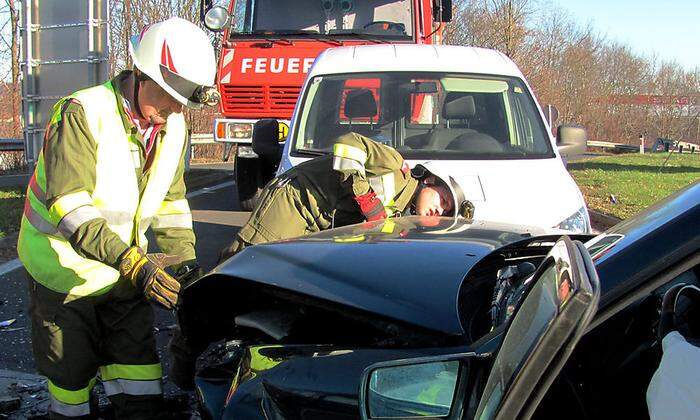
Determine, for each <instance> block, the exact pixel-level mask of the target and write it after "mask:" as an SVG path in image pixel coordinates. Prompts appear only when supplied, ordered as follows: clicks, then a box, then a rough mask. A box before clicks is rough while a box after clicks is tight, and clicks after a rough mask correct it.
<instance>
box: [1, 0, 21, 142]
mask: <svg viewBox="0 0 700 420" xmlns="http://www.w3.org/2000/svg"><path fill="white" fill-rule="evenodd" d="M3 3H4V4H2V9H0V15H1V16H4V17H5V19H4V22H2V29H3V30H2V31H0V44H1V45H0V47H1V49H2V56H3V60H7V59H9V63H10V67H9V78H8V77H7V76H8V75H3V76H2V78H0V83H2V84H3V85H4V89H3V90H4V91H5V96H9V98H7V97H4V98H2V99H3V101H7V102H9V103H10V107H9V108H10V112H11V117H10V118H11V120H12V123H11V126H10V127H9V129H7V130H6V131H7V132H6V133H4V135H8V136H11V137H19V136H20V135H21V127H20V118H19V115H20V81H19V80H20V67H19V61H20V55H19V53H20V52H19V9H18V4H19V1H16V0H3ZM8 79H9V80H8ZM8 82H9V83H8ZM8 99H9V100H8ZM7 102H6V103H7Z"/></svg>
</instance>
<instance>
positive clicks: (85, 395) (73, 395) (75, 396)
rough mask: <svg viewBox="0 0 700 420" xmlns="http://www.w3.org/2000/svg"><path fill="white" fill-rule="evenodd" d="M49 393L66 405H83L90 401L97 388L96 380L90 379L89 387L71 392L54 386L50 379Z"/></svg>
mask: <svg viewBox="0 0 700 420" xmlns="http://www.w3.org/2000/svg"><path fill="white" fill-rule="evenodd" d="M48 382H49V393H50V394H51V395H52V396H53V397H54V398H56V399H57V400H58V401H59V402H62V403H64V404H82V403H85V402H88V401H90V391H91V390H92V387H93V386H95V378H92V379H90V382H88V386H86V387H85V388H82V389H79V390H77V391H69V390H67V389H63V388H61V387H60V386H58V385H56V384H54V383H53V382H51V380H50V379H49V381H48Z"/></svg>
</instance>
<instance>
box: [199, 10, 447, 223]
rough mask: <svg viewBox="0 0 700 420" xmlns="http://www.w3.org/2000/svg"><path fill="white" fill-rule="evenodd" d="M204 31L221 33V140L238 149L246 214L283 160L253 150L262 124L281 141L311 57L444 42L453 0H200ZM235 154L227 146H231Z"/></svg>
mask: <svg viewBox="0 0 700 420" xmlns="http://www.w3.org/2000/svg"><path fill="white" fill-rule="evenodd" d="M200 5H201V17H202V19H203V22H204V24H205V26H206V27H207V28H208V29H209V30H212V31H214V32H221V33H222V39H221V50H220V55H219V67H218V74H217V84H218V89H219V93H220V94H221V102H220V105H219V111H220V114H221V118H217V119H215V121H214V138H215V140H216V141H219V142H225V143H229V144H236V145H237V147H236V154H235V162H234V167H235V178H236V186H237V191H238V198H239V202H240V205H241V208H242V209H243V210H251V209H252V208H253V207H254V205H255V203H256V201H257V199H258V197H259V194H260V191H261V189H262V187H263V186H264V185H265V184H266V183H267V182H268V181H269V180H270V179H271V178H272V177H273V176H274V173H275V171H276V169H277V164H278V161H271V162H268V161H266V160H265V159H263V158H261V157H259V156H258V155H256V154H255V153H254V151H253V149H252V147H251V141H252V135H253V127H254V125H255V122H256V121H258V120H260V119H267V118H274V119H277V120H279V121H280V132H279V141H280V142H283V141H284V140H285V138H286V136H287V132H288V130H289V121H290V119H291V117H292V112H293V111H294V105H295V103H296V101H297V98H298V96H299V92H300V90H301V86H302V83H303V82H304V79H305V77H306V74H307V73H308V71H309V69H310V68H311V66H312V65H313V62H314V59H315V58H316V57H317V56H318V55H319V54H320V53H321V52H322V51H324V50H325V49H327V48H332V47H341V46H354V45H371V44H387V43H392V44H393V43H407V44H439V43H440V41H441V36H442V28H443V24H444V23H445V22H448V21H450V19H451V17H452V1H451V0H231V1H230V3H229V5H228V8H226V7H223V6H221V5H214V4H213V2H212V0H202V2H201V3H200ZM229 150H230V148H229Z"/></svg>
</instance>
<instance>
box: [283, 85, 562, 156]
mask: <svg viewBox="0 0 700 420" xmlns="http://www.w3.org/2000/svg"><path fill="white" fill-rule="evenodd" d="M300 105H301V108H300V118H298V119H297V121H298V123H297V124H295V129H294V133H292V137H291V141H292V154H294V155H305V154H306V155H312V154H318V153H319V152H324V153H328V152H330V151H331V150H332V147H333V143H334V141H335V139H336V138H337V137H338V136H339V135H342V134H343V133H346V132H350V131H352V132H356V133H359V134H362V135H365V136H367V137H370V138H372V139H374V140H376V141H378V142H381V143H384V144H386V145H389V146H391V147H394V148H396V149H397V150H399V151H400V152H401V154H402V155H403V156H404V157H405V158H407V159H508V158H511V159H523V158H550V157H553V156H554V153H553V151H552V147H551V144H550V141H549V137H548V135H547V131H546V128H545V125H544V124H543V121H542V119H541V118H540V115H539V113H538V110H537V107H536V105H535V102H534V100H533V99H532V96H531V95H530V94H529V92H528V90H527V88H526V86H525V84H524V83H523V82H522V81H521V80H519V79H516V78H507V77H503V78H497V77H488V78H487V77H477V76H471V75H452V74H435V73H417V72H411V73H403V72H393V73H392V72H388V73H376V74H375V73H363V74H352V75H334V76H316V77H314V78H313V79H312V80H311V81H310V83H309V85H308V88H307V90H306V94H305V97H304V98H303V102H302V103H301V104H300Z"/></svg>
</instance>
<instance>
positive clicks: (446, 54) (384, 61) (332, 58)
mask: <svg viewBox="0 0 700 420" xmlns="http://www.w3.org/2000/svg"><path fill="white" fill-rule="evenodd" d="M399 71H401V72H446V73H472V74H484V75H498V76H510V77H517V78H520V79H524V77H523V75H522V73H521V72H520V70H519V69H518V67H517V66H516V65H515V63H513V61H512V60H511V59H509V58H508V57H507V56H506V55H505V54H503V53H501V52H498V51H495V50H489V49H485V48H476V47H463V46H456V45H401V44H393V45H390V44H383V45H363V46H355V47H339V48H330V49H328V50H325V51H324V52H323V53H321V55H319V57H318V58H317V59H316V61H315V62H314V65H313V67H312V68H311V70H310V71H309V78H311V77H313V76H318V75H331V74H345V73H366V72H399Z"/></svg>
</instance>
